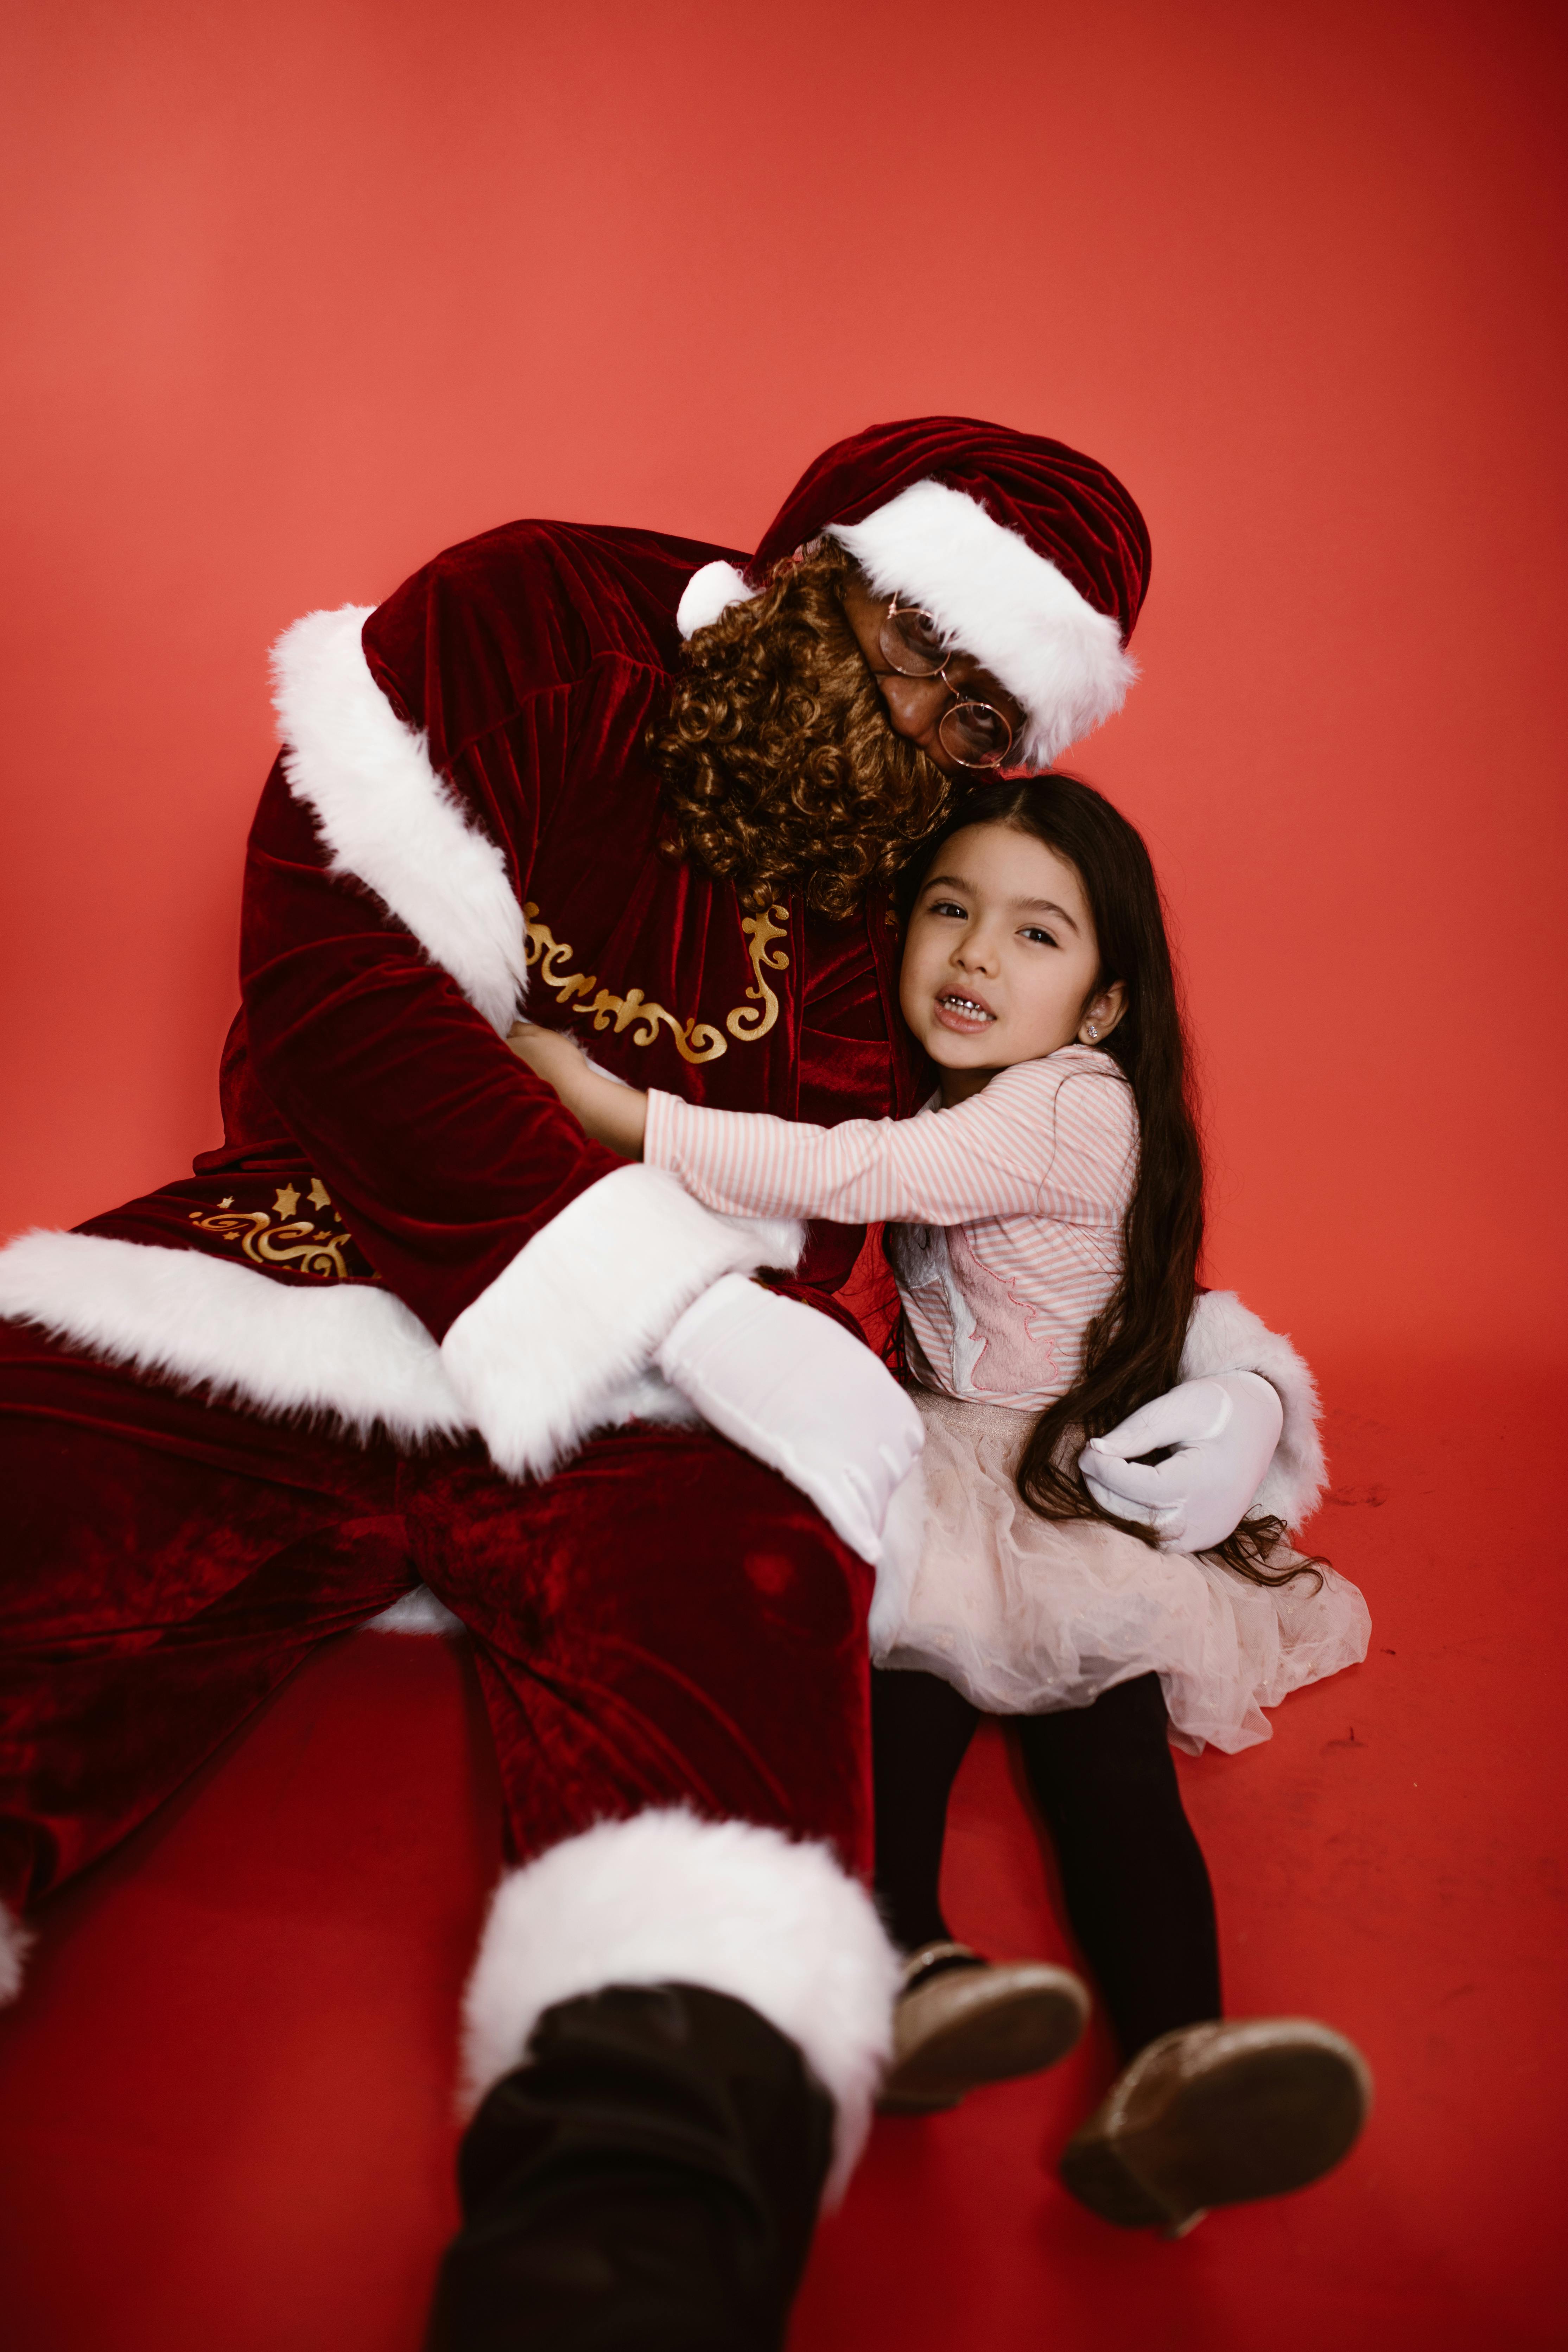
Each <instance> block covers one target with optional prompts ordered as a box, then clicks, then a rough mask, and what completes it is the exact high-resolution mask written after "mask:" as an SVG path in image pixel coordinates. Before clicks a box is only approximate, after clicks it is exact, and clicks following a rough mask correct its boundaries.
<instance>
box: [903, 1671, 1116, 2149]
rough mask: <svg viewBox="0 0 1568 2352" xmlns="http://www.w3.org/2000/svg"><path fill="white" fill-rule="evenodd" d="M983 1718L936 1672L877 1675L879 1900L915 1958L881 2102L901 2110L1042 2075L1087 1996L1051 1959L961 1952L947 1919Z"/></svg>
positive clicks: (1067, 2044) (926, 2107) (1074, 2034)
mask: <svg viewBox="0 0 1568 2352" xmlns="http://www.w3.org/2000/svg"><path fill="white" fill-rule="evenodd" d="M979 1719H980V1718H979V1716H978V1714H977V1713H976V1711H975V1709H974V1708H973V1706H971V1705H970V1704H969V1701H968V1700H967V1699H966V1698H963V1697H962V1696H960V1694H959V1693H958V1692H957V1691H955V1690H954V1689H953V1688H952V1685H951V1684H950V1683H945V1682H942V1681H941V1680H940V1679H939V1678H938V1677H937V1676H936V1675H921V1674H905V1673H896V1672H890V1673H887V1674H875V1673H874V1674H873V1675H872V1676H871V1759H872V1781H873V1788H874V1793H875V1799H876V1824H877V1874H876V1884H877V1895H878V1899H879V1902H880V1904H881V1907H882V1915H883V1917H884V1918H885V1919H886V1920H887V1922H888V1925H889V1928H890V1930H891V1932H892V1936H893V1940H894V1942H895V1943H897V1944H899V1945H900V1946H901V1947H902V1948H903V1949H904V1951H905V1952H907V1953H908V1954H909V1955H910V1958H909V1961H908V1963H907V1965H906V1968H905V1973H904V1990H903V1992H902V1994H901V1995H900V2000H899V2005H898V2009H897V2011H896V2013H895V2016H894V2020H893V2053H894V2055H893V2065H892V2069H891V2072H890V2073H889V2075H888V2077H887V2080H886V2082H885V2083H884V2084H883V2086H882V2101H881V2104H882V2105H883V2107H884V2108H885V2109H890V2110H891V2111H892V2112H894V2113H895V2114H902V2115H911V2114H912V2115H919V2114H925V2113H929V2112H930V2111H931V2109H932V2108H935V2107H950V2106H952V2105H953V2104H954V2102H955V2101H956V2100H958V2099H961V2098H962V2097H963V2095H964V2093H965V2092H966V2091H969V2090H972V2089H973V2087H974V2085H975V2084H978V2083H994V2082H1000V2081H1003V2080H1005V2078H1006V2077H1007V2076H1009V2075H1013V2074H1035V2073H1037V2071H1038V2070H1039V2069H1040V2068H1041V2067H1043V2066H1049V2065H1052V2064H1054V2063H1055V2062H1056V2060H1057V2059H1058V2058H1059V2057H1061V2056H1062V2055H1063V2053H1065V2052H1066V2051H1068V2050H1070V2049H1071V2047H1072V2045H1073V2043H1074V2042H1076V2041H1077V2040H1078V2037H1079V2033H1080V2032H1082V2030H1083V2021H1084V2019H1085V2017H1086V2016H1087V2015H1088V2012H1089V1998H1088V1995H1087V1994H1086V1993H1085V1991H1084V1989H1083V1987H1082V1985H1080V1984H1079V1980H1078V1979H1077V1978H1076V1977H1074V1976H1072V1975H1069V1973H1068V1970H1067V1969H1058V1968H1054V1967H1052V1966H1051V1965H1050V1964H1049V1963H1048V1962H1047V1961H1044V1960H1009V1961H1004V1962H1002V1963H1000V1964H993V1963H991V1962H988V1961H986V1960H983V1959H982V1958H980V1957H979V1955H978V1954H977V1953H975V1952H972V1951H971V1950H970V1949H969V1948H968V1947H967V1946H965V1945H955V1944H954V1943H953V1941H952V1937H951V1935H950V1933H949V1930H948V1925H947V1921H946V1919H945V1918H944V1917H943V1916H942V1893H941V1877H942V1840H943V1835H944V1832H945V1831H946V1827H947V1806H948V1799H949V1798H950V1796H951V1795H952V1784H953V1781H954V1780H955V1779H956V1778H957V1776H958V1768H959V1766H960V1765H961V1764H962V1763H963V1757H964V1751H965V1750H966V1749H967V1748H968V1746H969V1743H970V1740H971V1739H972V1738H973V1736H974V1727H975V1725H976V1723H977V1722H978V1721H979Z"/></svg>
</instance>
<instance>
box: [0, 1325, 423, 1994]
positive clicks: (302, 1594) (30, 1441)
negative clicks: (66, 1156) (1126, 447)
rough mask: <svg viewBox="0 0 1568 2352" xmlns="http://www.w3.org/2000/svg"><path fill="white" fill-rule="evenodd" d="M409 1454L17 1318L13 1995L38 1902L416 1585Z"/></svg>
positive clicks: (1, 1376) (3, 1958)
mask: <svg viewBox="0 0 1568 2352" xmlns="http://www.w3.org/2000/svg"><path fill="white" fill-rule="evenodd" d="M396 1472H397V1464H396V1459H395V1456H394V1454H392V1452H391V1450H390V1448H387V1447H382V1448H374V1447H371V1448H366V1447H363V1446H359V1445H353V1444H342V1443H339V1442H337V1441H335V1440H333V1439H331V1438H330V1437H327V1436H325V1435H321V1434H319V1433H310V1432H301V1431H299V1430H293V1429H283V1428H279V1427H278V1426H276V1425H275V1424H268V1423H265V1422H261V1421H258V1420H257V1419H255V1418H253V1417H252V1416H250V1415H248V1414H245V1413H240V1412H231V1411H229V1410H227V1409H226V1408H224V1407H221V1406H214V1405H207V1404H203V1403H201V1402H198V1401H197V1400H195V1399H194V1398H192V1397H188V1396H182V1395H179V1394H178V1393H176V1392H175V1391H172V1390H169V1389H164V1388H159V1387H157V1386H154V1385H153V1384H151V1383H149V1382H146V1381H140V1380H138V1379H136V1378H134V1377H133V1376H132V1374H130V1373H128V1372H124V1371H121V1370H116V1369H114V1368H113V1367H111V1366H109V1365H105V1364H100V1363H95V1362H93V1361H91V1360H89V1359H87V1358H85V1357H83V1356H79V1355H78V1354H75V1353H74V1352H73V1351H72V1350H71V1349H68V1348H66V1347H63V1346H59V1345H57V1344H56V1343H55V1342H53V1341H51V1340H49V1339H46V1338H45V1337H44V1336H43V1335H42V1334H41V1333H39V1332H37V1331H34V1330H31V1329H29V1328H26V1327H23V1326H18V1325H16V1324H10V1323H0V1495H3V1496H4V1497H5V1521H6V1528H5V1542H4V1544H3V1545H0V1904H3V1905H4V1906H5V1914H8V1917H6V1916H4V1915H0V1998H5V1997H7V1996H9V1995H10V1994H14V1993H15V1992H16V1990H18V1989H19V1986H20V1980H21V1958H22V1953H23V1949H24V1948H25V1941H26V1938H25V1937H24V1936H23V1935H22V1933H21V1932H20V1931H19V1929H18V1926H17V1922H18V1920H19V1918H20V1916H21V1914H22V1912H23V1910H24V1909H25V1908H26V1907H28V1906H31V1905H32V1904H34V1903H36V1902H37V1900H38V1898H39V1897H40V1896H41V1895H44V1894H45V1893H47V1890H48V1889H49V1888H50V1887H52V1886H54V1885H58V1883H59V1882H60V1881H61V1880H62V1879H64V1878H65V1877H67V1876H68V1875H69V1874H70V1873H72V1872H73V1871H75V1870H78V1869H79V1868H80V1867H81V1866H82V1864H85V1863H88V1862H90V1861H92V1860H93V1859H94V1858H95V1856H97V1855H99V1854H100V1853H105V1852H107V1851H108V1849H109V1848H110V1846H112V1845H113V1844H114V1843H116V1842H117V1841H118V1840H119V1839H120V1838H121V1837H123V1836H124V1835H125V1834H126V1832H128V1831H130V1830H132V1829H133V1828H135V1827H136V1825H137V1824H138V1823H139V1822H142V1821H144V1820H145V1819H146V1817H147V1816H148V1814H149V1813H151V1812H152V1811H153V1809H154V1808H155V1807H156V1806H157V1805H159V1804H160V1803H161V1802H162V1801H163V1799H164V1798H165V1797H166V1796H168V1795H169V1794H170V1793H171V1792H172V1791H173V1790H174V1789H176V1788H178V1787H179V1786H180V1784H181V1782H182V1781H184V1780H185V1779H186V1778H187V1777H188V1776H189V1774H190V1773H191V1772H193V1771H194V1770H195V1769H196V1767H197V1766H198V1765H199V1764H201V1763H203V1762H205V1759H206V1758H207V1757H209V1756H210V1755H211V1754H212V1753H213V1752H214V1750H215V1749H216V1748H217V1747H218V1746H219V1745H220V1744H221V1743H222V1741H223V1740H224V1739H226V1738H227V1737H228V1735H229V1733H230V1732H231V1731H233V1730H234V1729H235V1728H236V1727H237V1726H238V1725H239V1724H241V1723H243V1722H244V1720H245V1718H246V1717H247V1715H249V1714H250V1713H251V1712H252V1710H253V1709H254V1708H256V1707H257V1706H259V1705H260V1704H261V1702H262V1701H263V1700H264V1699H265V1698H266V1697H268V1695H269V1694H270V1693H271V1692H272V1691H274V1690H276V1689H277V1688H278V1686H279V1684H280V1683H282V1682H283V1681H284V1680H285V1679H286V1677H287V1676H288V1675H289V1674H291V1673H292V1672H293V1670H294V1668H295V1667H296V1666H297V1665H298V1664H300V1661H301V1660H302V1659H303V1658H305V1657H306V1656H308V1655H309V1654H310V1650H311V1649H312V1648H313V1647H314V1646H315V1644H316V1643H318V1642H320V1641H321V1640H322V1639H323V1638H324V1637H325V1636H326V1635H328V1634H331V1633H343V1632H346V1631H347V1630H348V1629H349V1628H350V1627H351V1626H353V1625H356V1624H359V1623H363V1621H364V1619H365V1618H366V1617H367V1616H370V1615H372V1614H374V1612H376V1611H378V1610H380V1609H383V1608H384V1607H385V1606H386V1605H387V1603H388V1602H389V1601H394V1600H395V1599H396V1598H397V1597H398V1596H399V1594H400V1593H402V1592H404V1591H407V1590H408V1588H409V1586H410V1585H411V1583H412V1581H413V1578H412V1575H411V1572H410V1568H409V1562H408V1555H407V1550H406V1546H405V1540H404V1535H403V1528H402V1523H401V1521H400V1520H399V1518H398V1517H397V1516H396V1509H395V1500H394V1495H395V1480H396Z"/></svg>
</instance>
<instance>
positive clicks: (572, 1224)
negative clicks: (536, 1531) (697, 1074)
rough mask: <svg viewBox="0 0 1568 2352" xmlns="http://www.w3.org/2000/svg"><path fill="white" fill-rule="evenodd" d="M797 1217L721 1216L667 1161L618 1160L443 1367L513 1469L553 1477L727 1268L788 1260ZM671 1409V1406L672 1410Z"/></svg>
mask: <svg viewBox="0 0 1568 2352" xmlns="http://www.w3.org/2000/svg"><path fill="white" fill-rule="evenodd" d="M801 1242H802V1234H801V1229H800V1227H799V1226H798V1225H796V1224H790V1223H783V1222H771V1221H768V1220H766V1219H762V1218H750V1217H721V1216H719V1215H717V1214H715V1213H714V1212H713V1211H712V1210H710V1209H705V1208H703V1207H702V1206H701V1204H700V1202H696V1201H693V1200H692V1199H691V1198H690V1197H689V1194H688V1193H687V1192H685V1191H684V1190H683V1189H682V1187H681V1185H680V1184H679V1181H677V1180H676V1178H675V1177H673V1176H670V1175H667V1174H666V1172H665V1171H664V1170H662V1169H659V1168H642V1167H631V1168H617V1169H616V1170H615V1171H613V1172H612V1173H611V1174H610V1175H608V1176H602V1177H601V1178H600V1179H599V1181H598V1182H597V1183H596V1184H591V1185H590V1186H589V1187H588V1190H587V1191H586V1192H580V1193H579V1194H578V1195H577V1198H576V1199H575V1200H574V1201H572V1202H568V1204H567V1206H566V1207H565V1208H564V1209H563V1210H562V1212H561V1213H560V1215H559V1216H557V1217H553V1218H552V1220H551V1222H550V1223H549V1224H547V1225H546V1226H545V1227H544V1228H543V1230H542V1232H540V1233H537V1234H535V1235H534V1237H533V1239H532V1240H531V1242H527V1243H525V1244H524V1245H523V1247H522V1248H521V1250H519V1252H518V1254H517V1255H516V1256H515V1257H514V1258H513V1259H512V1261H511V1264H510V1265H509V1266H508V1267H506V1269H505V1271H504V1272H503V1273H501V1274H500V1275H498V1276H496V1279H495V1280H494V1282H492V1283H491V1284H490V1286H489V1288H488V1289H487V1290H483V1291H481V1292H480V1293H479V1297H478V1298H476V1299H475V1300H474V1302H473V1304H472V1306H470V1307H465V1308H464V1310H463V1312H462V1314H461V1315H459V1316H458V1319H457V1321H456V1322H455V1323H454V1324H453V1325H452V1328H451V1329H450V1330H449V1331H448V1332H447V1337H446V1339H445V1340H444V1342H443V1343H442V1348H441V1358H442V1361H443V1363H444V1364H445V1366H446V1370H447V1378H448V1379H449V1381H451V1383H452V1386H453V1388H454V1389H455V1390H456V1391H457V1393H458V1396H459V1397H460V1398H461V1399H462V1402H463V1407H464V1410H465V1412H467V1413H468V1416H469V1418H470V1419H471V1421H472V1423H473V1426H474V1427H475V1428H476V1429H477V1430H479V1433H480V1434H481V1436H482V1437H483V1438H484V1441H485V1444H487V1445H488V1446H489V1454H490V1459H491V1461H492V1462H493V1463H495V1465H496V1466H497V1467H498V1469H501V1470H504V1471H506V1472H507V1474H508V1475H510V1476H511V1477H514V1478H521V1477H536V1478H544V1477H548V1476H549V1475H550V1473H551V1472H552V1470H553V1469H555V1468H556V1466H557V1465H558V1464H559V1463H561V1462H562V1461H563V1459H564V1458H565V1456H566V1455H567V1454H570V1453H572V1452H574V1450H575V1448H576V1447H577V1446H579V1445H580V1444H582V1443H583V1441H584V1438H586V1437H587V1436H588V1434H589V1433H590V1432H591V1431H593V1430H595V1429H601V1428H603V1427H604V1426H605V1422H606V1419H607V1418H609V1417H610V1412H609V1409H610V1406H611V1404H612V1402H615V1401H618V1400H620V1399H621V1398H622V1396H623V1394H624V1392H625V1391H626V1388H627V1384H628V1383H631V1382H635V1381H645V1382H646V1380H647V1370H646V1368H647V1364H648V1361H649V1359H650V1358H651V1356H652V1354H653V1351H654V1349H656V1348H657V1347H658V1345H659V1343H660V1341H661V1340H663V1339H666V1338H668V1334H669V1332H670V1331H671V1329H672V1328H674V1326H675V1324H676V1322H677V1321H678V1320H679V1318H680V1317H681V1316H682V1315H683V1314H684V1313H685V1311H686V1309H687V1308H688V1307H689V1306H690V1305H691V1303H692V1301H693V1300H694V1299H696V1298H699V1297H700V1296H701V1295H702V1293H703V1292H704V1291H705V1290H707V1289H708V1288H709V1287H710V1285H711V1284H713V1283H715V1282H717V1281H718V1279H719V1277H720V1276H721V1275H725V1274H752V1273H754V1272H755V1270H756V1269H757V1267H758V1266H763V1265H768V1266H791V1265H794V1264H795V1260H796V1258H797V1257H798V1256H799V1255H800V1250H801ZM667 1417H670V1416H667Z"/></svg>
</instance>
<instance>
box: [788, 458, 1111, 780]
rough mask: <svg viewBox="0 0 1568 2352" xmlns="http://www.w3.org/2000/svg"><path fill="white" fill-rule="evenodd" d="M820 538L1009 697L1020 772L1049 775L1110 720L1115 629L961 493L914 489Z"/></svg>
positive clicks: (935, 485) (938, 485)
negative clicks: (917, 613)
mask: <svg viewBox="0 0 1568 2352" xmlns="http://www.w3.org/2000/svg"><path fill="white" fill-rule="evenodd" d="M827 530H828V534H829V536H830V537H832V538H834V539H836V540H837V541H838V542H839V544H840V545H841V546H843V547H846V548H847V549H848V551H849V552H850V554H851V555H852V556H853V557H854V558H855V560H856V562H858V564H859V566H860V568H861V570H862V571H863V572H865V573H866V576H867V578H868V580H869V581H870V583H871V585H872V587H873V588H874V589H876V590H877V592H878V593H879V594H880V595H884V596H891V595H895V594H897V595H901V596H905V597H908V598H909V599H910V601H911V602H912V603H914V604H919V605H921V606H923V608H924V609H925V611H926V612H928V613H929V614H931V618H932V619H933V620H934V621H935V622H936V624H937V625H938V627H939V628H940V629H941V630H942V635H943V636H944V637H948V638H951V640H952V644H953V645H954V646H958V647H962V649H963V652H965V653H966V654H971V655H973V657H974V659H975V660H976V661H978V662H981V663H983V664H984V667H986V668H987V669H988V670H990V671H991V672H992V673H993V674H994V677H996V678H997V679H998V680H999V681H1000V682H1001V684H1002V685H1003V686H1005V688H1007V690H1008V692H1009V693H1010V694H1015V695H1016V697H1017V698H1018V700H1019V701H1020V702H1021V703H1022V704H1023V706H1024V709H1026V711H1027V713H1028V715H1029V724H1028V727H1027V729H1026V732H1025V737H1024V744H1023V754H1024V758H1025V761H1026V763H1027V764H1028V765H1029V766H1030V767H1034V768H1044V767H1048V766H1049V765H1050V763H1051V761H1053V760H1058V759H1059V758H1060V757H1061V755H1062V753H1063V752H1064V751H1066V750H1067V748H1068V744H1069V743H1076V742H1078V741H1079V739H1080V737H1082V736H1085V735H1088V734H1090V733H1092V732H1093V730H1094V729H1095V728H1097V727H1098V726H1100V724H1101V723H1102V721H1103V720H1105V719H1110V718H1111V717H1112V716H1113V715H1114V714H1115V712H1117V711H1118V710H1120V709H1121V705H1122V703H1123V701H1124V700H1125V698H1126V695H1127V689H1128V688H1129V687H1130V686H1131V684H1132V681H1133V679H1134V678H1135V677H1137V675H1138V665H1137V663H1136V662H1135V661H1134V660H1133V658H1132V656H1131V654H1130V653H1128V651H1127V650H1126V648H1125V646H1123V645H1122V642H1121V629H1120V628H1119V627H1118V625H1117V624H1116V622H1115V621H1114V620H1113V619H1112V618H1111V617H1110V614H1108V613H1100V612H1097V611H1096V609H1095V607H1094V606H1093V605H1092V604H1090V603H1089V600H1088V598H1087V597H1086V596H1082V595H1080V594H1079V592H1078V590H1077V589H1076V588H1075V587H1074V586H1073V584H1072V583H1071V581H1070V580H1068V577H1067V575H1066V574H1065V572H1059V571H1058V569H1057V566H1056V565H1055V564H1054V563H1052V562H1050V560H1049V558H1048V557H1047V556H1044V555H1037V553H1036V552H1035V550H1034V549H1033V548H1032V547H1030V546H1029V545H1028V544H1027V543H1026V541H1024V540H1022V539H1020V538H1019V536H1018V534H1017V532H1016V531H1013V530H1007V529H1006V528H1005V525H1004V524H1002V523H999V522H997V521H996V520H994V517H993V516H991V515H990V514H988V513H987V512H986V510H985V509H984V507H983V506H982V505H981V504H980V501H979V500H978V499H973V498H971V497H970V496H969V494H968V492H967V491H965V490H955V489H952V488H950V487H949V486H948V484H947V483H945V482H933V481H925V482H913V483H911V484H910V488H908V489H907V490H900V492H899V494H898V496H897V498H893V499H889V501H888V503H887V505H886V506H883V507H879V508H878V509H877V510H876V512H875V513H874V514H868V516H867V517H866V519H865V520H864V521H863V522H856V523H842V522H835V523H829V524H828V526H827Z"/></svg>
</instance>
